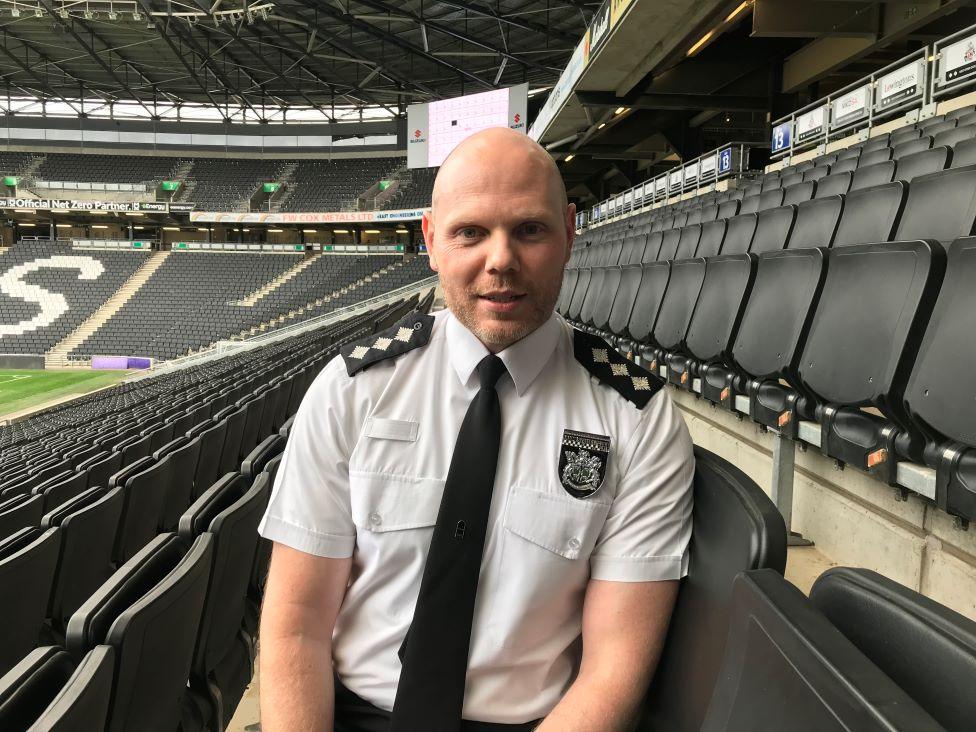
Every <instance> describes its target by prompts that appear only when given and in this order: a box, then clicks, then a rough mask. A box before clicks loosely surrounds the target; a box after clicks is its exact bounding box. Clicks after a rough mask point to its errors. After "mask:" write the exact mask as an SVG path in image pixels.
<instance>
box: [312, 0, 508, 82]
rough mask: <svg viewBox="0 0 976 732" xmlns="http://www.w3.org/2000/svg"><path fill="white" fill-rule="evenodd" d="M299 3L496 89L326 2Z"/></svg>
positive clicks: (317, 0) (402, 39) (479, 78)
mask: <svg viewBox="0 0 976 732" xmlns="http://www.w3.org/2000/svg"><path fill="white" fill-rule="evenodd" d="M299 1H300V2H301V3H302V4H303V5H305V6H306V7H309V8H312V9H314V10H318V11H319V12H321V13H324V14H325V15H328V16H330V17H332V18H334V19H335V20H339V21H342V22H343V23H345V24H346V25H348V26H350V27H352V28H355V29H357V30H360V31H363V32H365V33H368V34H369V35H371V36H373V37H374V38H379V39H380V40H382V41H386V42H387V43H391V44H393V45H394V46H396V47H397V48H400V49H402V50H404V51H407V52H408V53H412V54H414V55H415V56H420V57H421V58H423V59H426V60H427V61H430V62H431V63H434V64H437V65H438V66H441V67H443V68H446V69H450V70H451V71H452V72H453V73H455V74H457V75H459V76H462V77H464V78H465V79H468V80H469V81H473V82H474V83H475V84H478V85H479V86H483V87H485V88H486V89H494V87H493V86H492V85H491V83H490V82H487V81H485V80H484V79H482V78H481V77H479V76H475V75H474V74H472V73H469V72H467V71H465V70H464V69H462V68H460V67H458V66H455V65H454V64H452V63H448V62H447V61H445V60H444V59H442V58H438V57H437V56H434V55H433V54H431V53H428V52H427V51H424V49H422V48H420V47H419V46H415V45H414V44H413V43H411V42H410V41H407V40H405V39H404V38H403V37H401V36H398V35H394V34H392V33H387V32H386V31H384V30H382V29H381V28H377V27H376V26H374V25H371V24H370V23H367V22H365V21H363V20H359V19H358V18H356V17H355V16H354V15H351V14H350V13H347V12H340V11H338V10H336V9H335V8H334V6H332V5H330V4H329V3H328V2H326V1H325V0H299ZM357 1H358V2H361V1H362V0H357ZM363 4H365V5H370V3H369V2H363ZM420 22H424V21H420ZM427 25H428V26H430V23H427ZM430 27H433V26H430Z"/></svg>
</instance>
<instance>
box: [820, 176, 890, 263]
mask: <svg viewBox="0 0 976 732" xmlns="http://www.w3.org/2000/svg"><path fill="white" fill-rule="evenodd" d="M904 198H905V184H904V183H902V182H900V181H895V182H894V183H886V184H885V185H881V186H875V187H874V188H870V189H865V190H861V191H851V192H850V193H848V194H847V199H846V200H845V201H844V212H843V214H841V217H840V224H839V225H838V227H837V233H836V234H835V235H834V247H844V246H850V245H853V244H872V243H875V242H882V241H890V240H891V237H892V234H893V233H894V231H895V227H896V226H898V218H899V216H900V215H901V208H902V202H903V201H904Z"/></svg>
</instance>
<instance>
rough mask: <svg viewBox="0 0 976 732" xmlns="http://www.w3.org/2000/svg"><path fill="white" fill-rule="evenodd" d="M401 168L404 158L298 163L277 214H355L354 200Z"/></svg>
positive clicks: (305, 161)
mask: <svg viewBox="0 0 976 732" xmlns="http://www.w3.org/2000/svg"><path fill="white" fill-rule="evenodd" d="M402 166H403V158H353V159H336V160H299V161H297V165H296V167H295V170H294V172H293V173H292V174H291V176H290V182H289V183H288V189H289V190H288V191H287V198H285V200H284V203H283V204H282V205H281V206H280V207H278V208H277V210H280V211H349V210H352V211H355V210H356V197H357V196H358V195H359V194H361V193H363V191H365V190H367V189H368V188H370V187H371V186H374V185H376V183H377V182H378V181H380V180H384V179H386V178H388V177H389V176H390V175H391V174H392V173H393V172H394V171H395V170H397V169H398V168H400V167H402Z"/></svg>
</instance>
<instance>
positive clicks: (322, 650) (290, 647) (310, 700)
mask: <svg viewBox="0 0 976 732" xmlns="http://www.w3.org/2000/svg"><path fill="white" fill-rule="evenodd" d="M260 659H261V660H260V663H261V729H262V730H263V732H293V731H294V730H314V731H315V732H332V726H333V715H334V711H335V689H334V685H333V682H332V648H331V644H323V643H322V642H321V641H320V640H318V639H315V638H311V637H308V636H304V635H300V634H296V635H283V636H279V637H271V638H264V637H262V643H261V656H260Z"/></svg>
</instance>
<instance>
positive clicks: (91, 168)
mask: <svg viewBox="0 0 976 732" xmlns="http://www.w3.org/2000/svg"><path fill="white" fill-rule="evenodd" d="M35 158H41V161H40V163H39V165H38V166H37V168H36V170H34V172H33V177H35V178H37V179H38V180H43V181H70V182H79V183H131V184H137V183H145V184H147V185H149V184H155V183H159V182H160V181H164V180H172V179H174V176H175V175H176V173H177V171H178V170H179V169H180V168H181V167H183V166H188V170H189V172H188V173H187V174H186V175H185V176H184V179H183V180H182V181H181V182H182V183H183V184H184V185H183V186H182V187H181V189H180V190H179V191H178V192H177V194H176V198H175V200H177V201H192V202H193V203H195V204H196V207H197V208H198V209H200V210H216V211H238V210H247V204H248V202H249V201H250V199H251V196H252V195H254V193H255V192H257V191H258V189H259V188H260V186H261V184H262V183H269V182H285V183H286V188H285V190H284V192H283V194H282V198H281V202H280V203H275V204H273V205H272V210H274V211H286V212H290V211H345V210H356V208H357V207H356V197H357V196H359V195H360V194H362V193H363V192H364V191H366V190H368V189H369V188H371V187H372V186H374V185H376V183H378V182H379V181H381V180H386V179H388V178H390V177H392V176H393V174H394V173H395V172H396V171H397V170H399V169H401V168H402V167H403V165H404V159H403V158H402V157H378V158H339V159H331V160H261V159H251V158H244V159H234V158H229V159H228V158H177V157H159V156H140V155H99V154H81V153H24V152H2V153H0V175H18V176H20V175H22V174H23V173H24V171H25V170H27V168H28V167H29V166H30V165H31V164H32V161H34V159H35ZM286 171H287V175H285V172H286ZM424 173H425V171H416V172H415V176H416V175H417V174H419V177H420V178H422V179H424V180H426V178H427V176H425V175H424ZM285 179H287V180H285ZM431 185H432V179H431V181H429V182H427V183H423V184H421V185H419V186H414V187H412V188H410V191H409V194H408V195H409V196H410V200H411V201H413V200H414V199H416V200H417V203H412V202H410V203H405V204H404V205H403V206H400V205H396V206H391V205H389V203H388V204H387V205H386V206H384V208H400V207H408V206H426V205H429V204H430V187H431Z"/></svg>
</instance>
